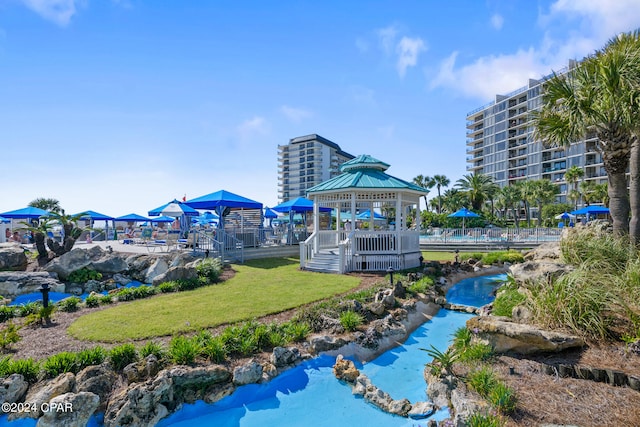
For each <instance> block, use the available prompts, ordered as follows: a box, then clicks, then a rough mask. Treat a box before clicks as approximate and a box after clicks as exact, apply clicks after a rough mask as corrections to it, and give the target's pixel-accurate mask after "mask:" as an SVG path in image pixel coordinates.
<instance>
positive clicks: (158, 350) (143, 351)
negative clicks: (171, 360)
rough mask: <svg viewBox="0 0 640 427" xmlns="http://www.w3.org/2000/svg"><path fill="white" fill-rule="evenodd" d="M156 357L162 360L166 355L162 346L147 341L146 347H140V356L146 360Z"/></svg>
mask: <svg viewBox="0 0 640 427" xmlns="http://www.w3.org/2000/svg"><path fill="white" fill-rule="evenodd" d="M152 354H153V355H154V356H155V357H156V359H158V360H160V359H162V358H164V356H165V355H166V351H165V349H164V348H163V347H162V345H160V344H158V343H157V342H155V341H147V342H146V343H145V345H143V346H142V347H140V356H141V357H142V358H143V359H144V358H146V357H147V356H150V355H152Z"/></svg>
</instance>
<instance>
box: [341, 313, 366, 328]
mask: <svg viewBox="0 0 640 427" xmlns="http://www.w3.org/2000/svg"><path fill="white" fill-rule="evenodd" d="M363 321H364V319H363V318H362V316H361V315H360V314H359V313H356V312H355V311H351V310H347V311H343V312H342V313H340V324H341V325H342V327H343V328H344V329H345V330H346V331H355V330H356V328H357V327H358V326H360V325H361V324H362V322H363Z"/></svg>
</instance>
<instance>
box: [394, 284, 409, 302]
mask: <svg viewBox="0 0 640 427" xmlns="http://www.w3.org/2000/svg"><path fill="white" fill-rule="evenodd" d="M406 295H407V291H406V290H405V288H404V286H402V282H401V281H399V280H398V281H397V282H396V284H395V286H394V287H393V296H394V297H396V298H404V297H405V296H406Z"/></svg>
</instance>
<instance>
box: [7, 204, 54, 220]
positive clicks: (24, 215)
mask: <svg viewBox="0 0 640 427" xmlns="http://www.w3.org/2000/svg"><path fill="white" fill-rule="evenodd" d="M48 215H49V212H47V211H45V210H44V209H40V208H35V207H33V206H28V207H26V208H22V209H16V210H15V211H9V212H4V213H0V216H1V217H4V218H11V219H38V218H40V217H41V216H48Z"/></svg>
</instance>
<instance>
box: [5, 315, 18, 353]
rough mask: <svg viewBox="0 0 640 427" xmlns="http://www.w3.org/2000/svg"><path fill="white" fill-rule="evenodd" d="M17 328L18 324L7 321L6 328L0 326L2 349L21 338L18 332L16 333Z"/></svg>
mask: <svg viewBox="0 0 640 427" xmlns="http://www.w3.org/2000/svg"><path fill="white" fill-rule="evenodd" d="M19 329H20V328H19V327H18V326H16V325H15V324H14V323H13V322H11V321H9V323H8V324H7V326H6V328H2V330H0V348H1V349H2V350H3V351H4V350H6V349H7V348H9V347H11V345H12V344H15V343H17V342H19V341H20V340H21V339H22V337H21V336H20V334H18V330H19Z"/></svg>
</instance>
